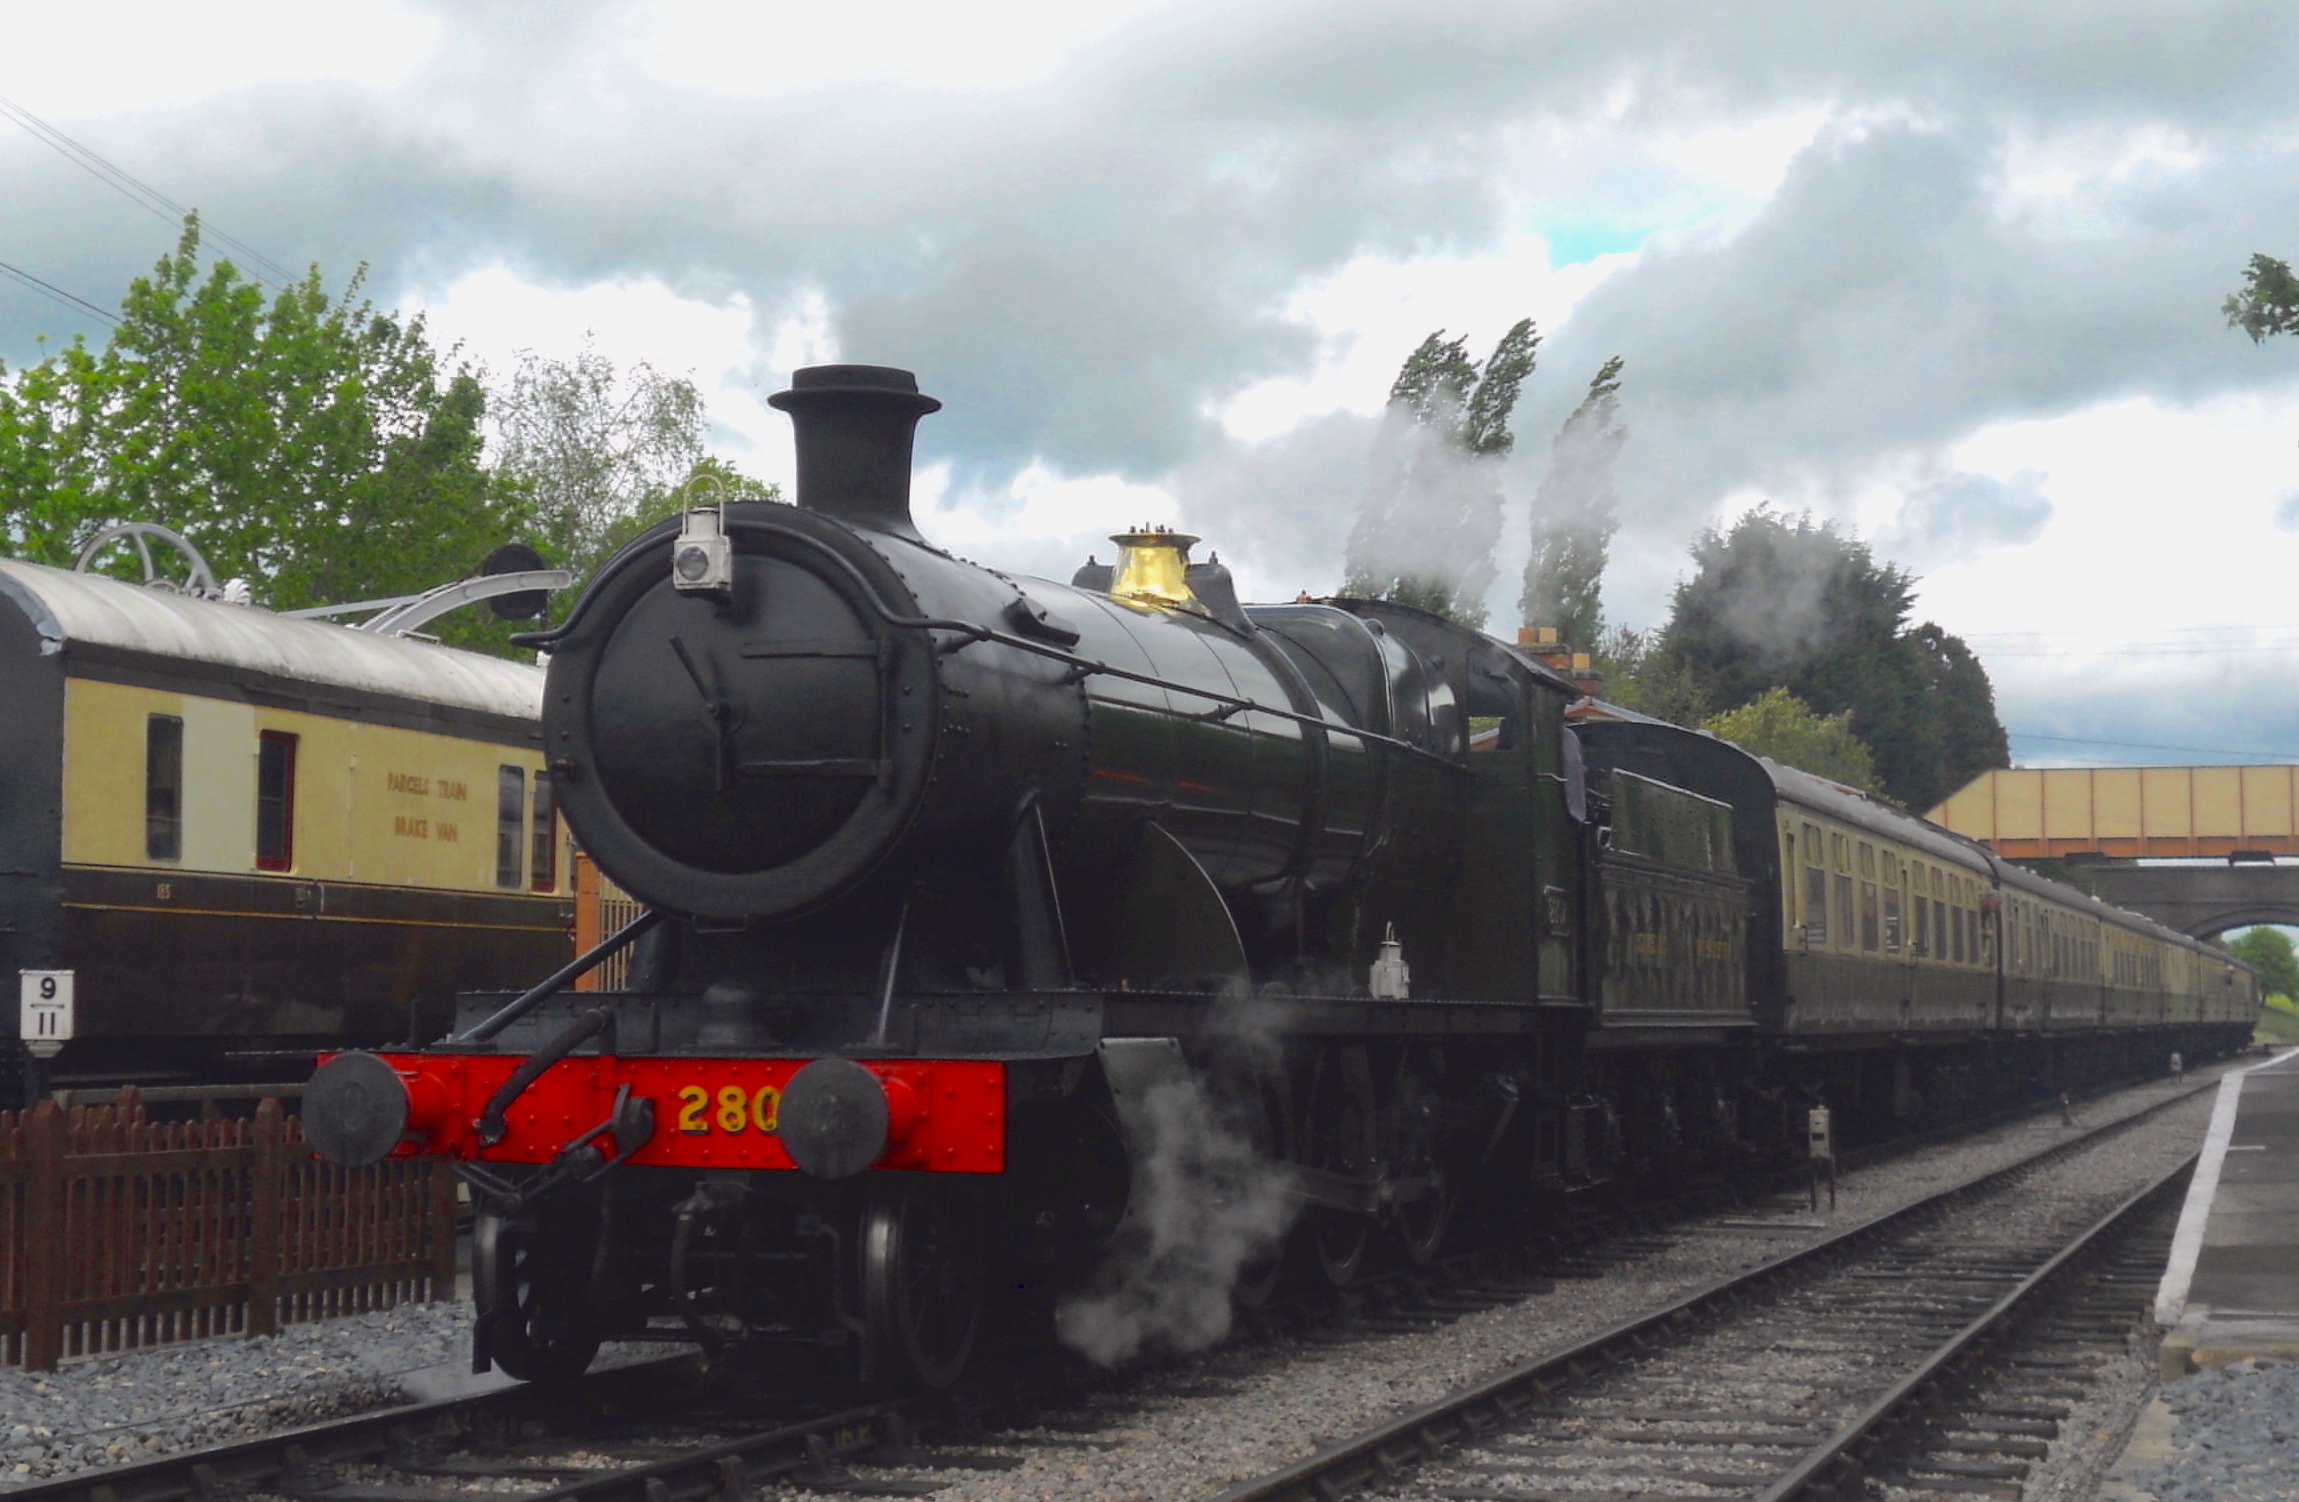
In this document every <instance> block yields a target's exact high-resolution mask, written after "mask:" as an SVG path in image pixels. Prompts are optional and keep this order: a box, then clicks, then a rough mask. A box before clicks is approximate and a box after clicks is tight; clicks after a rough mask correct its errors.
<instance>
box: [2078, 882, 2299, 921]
mask: <svg viewBox="0 0 2299 1502" xmlns="http://www.w3.org/2000/svg"><path fill="white" fill-rule="evenodd" d="M2080 879H2081V880H2082V882H2083V884H2084V885H2085V886H2086V887H2089V888H2090V889H2091V890H2092V891H2093V892H2094V893H2096V894H2097V895H2098V896H2099V899H2100V900H2101V901H2102V902H2111V903H2113V904H2115V905H2116V906H2117V907H2123V908H2129V909H2131V910H2132V911H2133V912H2135V913H2145V914H2147V916H2149V917H2150V918H2153V919H2155V920H2156V921H2157V922H2158V923H2162V924H2165V925H2167V926H2169V927H2172V928H2176V929H2178V930H2179V931H2180V932H2181V933H2183V934H2186V935H2188V936H2189V937H2191V938H2197V939H2208V938H2211V937H2212V936H2213V935H2215V934H2223V933H2225V932H2227V931H2228V930H2229V929H2231V928H2247V927H2249V926H2250V925H2252V924H2254V923H2279V924H2285V925H2288V926H2290V927H2293V928H2299V866H2277V865H2267V864H2264V863H2261V864H2250V863H2246V864H2241V865H2227V866H2123V865H2102V866H2089V867H2085V868H2083V869H2082V871H2081V873H2080Z"/></svg>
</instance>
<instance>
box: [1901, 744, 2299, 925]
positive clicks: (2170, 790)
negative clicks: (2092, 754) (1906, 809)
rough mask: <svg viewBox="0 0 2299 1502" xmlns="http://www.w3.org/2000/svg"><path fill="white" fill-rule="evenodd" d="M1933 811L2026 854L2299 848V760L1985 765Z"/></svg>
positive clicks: (2298, 851) (2281, 851) (1937, 819)
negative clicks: (1990, 769) (2277, 762)
mask: <svg viewBox="0 0 2299 1502" xmlns="http://www.w3.org/2000/svg"><path fill="white" fill-rule="evenodd" d="M1925 817H1927V818H1929V819H1930V820H1931V821H1932V822H1933V823H1935V824H1939V825H1942V826H1944V827H1946V828H1948V829H1952V830H1954V831H1955V832H1956V833H1958V834H1961V835H1964V836H1967V837H1968V838H1971V839H1975V840H1978V841H1980V842H1981V843H1982V844H1985V845H1987V846H1989V847H1990V848H1991V849H1993V850H1995V851H1996V853H1997V854H1999V855H2003V856H2006V857H2009V858H2010V859H2012V860H2019V861H2031V860H2057V859H2061V858H2064V857H2067V856H2071V855H2072V856H2081V855H2097V856H2106V857H2109V858H2122V859H2137V858H2144V857H2165V856H2186V857H2196V856H2231V855H2234V856H2240V855H2263V856H2264V855H2299V765H2279V766H2259V767H2046V768H2013V769H2006V770H2001V771H1994V772H1984V773H1982V774H1981V775H1980V776H1978V777H1976V778H1974V779H1973V780H1972V781H1971V782H1970V783H1968V784H1966V785H1965V786H1964V787H1963V788H1962V789H1960V790H1959V791H1957V792H1956V793H1954V794H1953V795H1951V796H1950V797H1949V798H1948V800H1947V801H1946V802H1945V803H1942V804H1941V805H1940V806H1939V807H1937V808H1935V809H1933V810H1932V811H1931V812H1930V813H1929V814H1927V815H1926V816H1925ZM2103 895H2104V894H2103Z"/></svg>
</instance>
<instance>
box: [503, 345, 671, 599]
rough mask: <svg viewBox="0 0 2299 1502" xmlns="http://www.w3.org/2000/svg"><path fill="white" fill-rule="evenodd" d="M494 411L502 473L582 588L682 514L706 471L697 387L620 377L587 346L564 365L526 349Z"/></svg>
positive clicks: (633, 371)
mask: <svg viewBox="0 0 2299 1502" xmlns="http://www.w3.org/2000/svg"><path fill="white" fill-rule="evenodd" d="M492 407H493V410H494V417H495V427H496V430H497V432H498V433H499V434H500V435H501V438H502V450H501V457H500V459H499V461H498V463H497V466H496V469H497V473H498V474H499V475H500V476H501V477H502V478H503V479H504V480H506V481H507V482H509V484H510V485H511V486H513V487H515V488H516V489H517V491H518V492H519V493H520V494H521V495H522V496H524V497H525V498H526V499H527V501H528V504H530V505H531V506H532V507H533V509H534V513H535V519H536V529H537V532H538V535H539V538H540V545H541V546H542V548H543V551H544V552H545V553H546V554H548V555H549V556H551V557H552V558H554V559H557V560H560V561H561V562H562V563H563V564H564V566H565V567H567V568H569V569H572V570H573V571H574V574H575V578H576V579H577V581H578V582H579V581H581V580H584V579H588V578H589V577H590V576H591V574H592V573H593V572H595V571H596V570H597V568H598V566H599V565H600V564H602V563H604V562H605V561H606V560H607V558H608V557H609V556H610V555H611V554H612V553H613V552H614V550H615V548H616V547H618V546H620V544H621V543H622V542H623V541H625V540H627V539H628V538H629V537H630V536H631V535H632V534H634V533H636V532H637V531H639V530H640V528H642V527H644V526H646V525H648V524H649V523H650V522H652V521H653V520H655V519H656V518H658V517H660V516H663V515H667V514H668V513H669V512H670V511H672V510H676V509H677V508H678V502H677V500H676V497H675V492H677V491H678V489H679V487H680V486H681V485H682V483H683V482H684V481H685V480H686V479H687V478H688V477H690V476H692V475H694V474H696V473H697V472H698V471H697V466H698V465H701V464H703V463H704V455H703V400H702V394H701V393H700V392H698V391H697V390H696V389H695V384H694V382H693V381H691V380H688V379H686V378H684V377H681V376H666V375H664V374H662V373H661V372H660V371H658V370H656V369H655V368H654V367H653V366H651V365H649V364H647V363H646V362H644V361H641V362H639V363H638V364H636V365H634V366H632V367H631V368H630V369H629V370H628V371H624V370H619V369H617V368H616V366H615V362H614V361H612V360H610V359H608V358H607V357H606V356H605V355H603V354H601V353H599V351H598V350H597V348H596V347H594V346H593V345H592V344H590V343H589V341H587V340H586V341H585V343H584V345H583V348H582V349H581V350H580V351H579V352H577V353H576V354H575V355H574V357H573V358H571V359H566V360H555V359H551V358H549V357H547V356H544V355H538V354H536V353H534V352H533V351H532V350H528V351H522V352H521V353H520V355H519V360H518V364H517V366H516V368H515V369H513V370H512V372H511V374H510V376H509V378H508V379H507V380H504V381H502V382H500V383H498V384H497V386H496V388H495V390H494V392H493V394H492Z"/></svg>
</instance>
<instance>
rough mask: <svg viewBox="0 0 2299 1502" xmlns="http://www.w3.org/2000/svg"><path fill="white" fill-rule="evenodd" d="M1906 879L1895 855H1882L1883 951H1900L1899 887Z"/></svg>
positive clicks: (1890, 952) (1896, 952)
mask: <svg viewBox="0 0 2299 1502" xmlns="http://www.w3.org/2000/svg"><path fill="white" fill-rule="evenodd" d="M1906 880H1907V877H1906V874H1905V873H1904V872H1903V871H1902V870H1901V868H1900V862H1899V858H1898V857H1897V856H1894V855H1891V854H1886V855H1885V857H1884V952H1885V953H1886V954H1898V953H1899V952H1900V888H1901V886H1902V885H1903V884H1904V883H1905V881H1906Z"/></svg>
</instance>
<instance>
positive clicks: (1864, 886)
mask: <svg viewBox="0 0 2299 1502" xmlns="http://www.w3.org/2000/svg"><path fill="white" fill-rule="evenodd" d="M1878 938H1879V924H1878V921H1877V910H1876V847H1875V846H1873V845H1871V844H1869V843H1868V842H1867V841H1866V840H1862V841H1861V842H1860V947H1861V948H1862V949H1865V950H1867V951H1868V952H1869V953H1871V954H1873V953H1875V951H1876V948H1877V944H1878Z"/></svg>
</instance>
